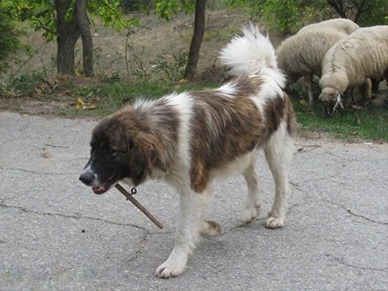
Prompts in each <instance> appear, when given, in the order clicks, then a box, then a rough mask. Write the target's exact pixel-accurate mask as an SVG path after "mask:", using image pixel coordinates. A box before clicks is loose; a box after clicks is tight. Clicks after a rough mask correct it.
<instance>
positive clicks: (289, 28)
mask: <svg viewBox="0 0 388 291" xmlns="http://www.w3.org/2000/svg"><path fill="white" fill-rule="evenodd" d="M224 2H225V3H226V4H227V5H228V6H229V8H231V9H233V8H236V7H238V6H244V7H245V8H246V9H248V11H249V12H250V16H251V18H253V19H256V20H257V19H260V20H261V19H263V20H265V22H266V24H267V26H268V27H269V28H271V29H274V30H278V31H281V32H283V33H285V34H289V33H295V32H296V31H298V30H299V29H300V28H301V27H303V26H304V25H306V24H309V23H312V22H319V21H321V20H325V19H328V18H334V17H338V16H339V17H342V18H348V19H351V20H353V21H354V22H356V23H358V24H359V25H360V26H372V25H379V24H388V12H387V11H388V1H386V0H373V1H371V0H224Z"/></svg>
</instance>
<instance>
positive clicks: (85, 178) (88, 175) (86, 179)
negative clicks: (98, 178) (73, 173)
mask: <svg viewBox="0 0 388 291" xmlns="http://www.w3.org/2000/svg"><path fill="white" fill-rule="evenodd" d="M79 179H80V180H81V182H82V183H84V184H85V185H88V186H90V185H91V184H92V182H93V180H94V174H93V173H92V172H89V171H86V172H83V173H82V174H81V176H79Z"/></svg>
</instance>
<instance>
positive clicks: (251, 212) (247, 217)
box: [242, 204, 260, 223]
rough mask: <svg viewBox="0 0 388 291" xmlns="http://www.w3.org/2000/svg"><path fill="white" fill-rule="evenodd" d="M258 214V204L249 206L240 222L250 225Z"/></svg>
mask: <svg viewBox="0 0 388 291" xmlns="http://www.w3.org/2000/svg"><path fill="white" fill-rule="evenodd" d="M259 213H260V205H259V204H256V205H253V206H250V207H249V208H245V209H244V212H243V215H242V220H243V222H244V223H250V222H252V221H253V220H254V219H255V218H256V217H257V216H258V215H259Z"/></svg>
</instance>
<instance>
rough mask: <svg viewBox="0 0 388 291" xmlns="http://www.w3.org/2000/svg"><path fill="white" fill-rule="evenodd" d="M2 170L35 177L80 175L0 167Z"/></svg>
mask: <svg viewBox="0 0 388 291" xmlns="http://www.w3.org/2000/svg"><path fill="white" fill-rule="evenodd" d="M0 170H5V171H18V172H23V173H29V174H33V175H46V176H63V175H78V174H79V173H78V172H77V173H76V172H74V173H52V172H36V171H32V170H26V169H20V168H5V167H2V166H0Z"/></svg>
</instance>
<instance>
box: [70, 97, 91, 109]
mask: <svg viewBox="0 0 388 291" xmlns="http://www.w3.org/2000/svg"><path fill="white" fill-rule="evenodd" d="M74 107H75V109H77V110H81V109H83V110H94V109H96V103H94V102H90V103H87V102H85V101H84V100H83V99H82V97H80V96H78V97H77V102H76V103H75V104H74Z"/></svg>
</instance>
